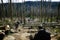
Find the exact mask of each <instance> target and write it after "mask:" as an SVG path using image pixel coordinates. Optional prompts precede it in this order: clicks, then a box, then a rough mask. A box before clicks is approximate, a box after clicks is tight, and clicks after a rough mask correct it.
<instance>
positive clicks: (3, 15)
mask: <svg viewBox="0 0 60 40" xmlns="http://www.w3.org/2000/svg"><path fill="white" fill-rule="evenodd" d="M1 2H2V18H4V19H5V13H4V3H3V0H1Z"/></svg>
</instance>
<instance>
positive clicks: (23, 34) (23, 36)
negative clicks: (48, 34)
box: [3, 28, 57, 40]
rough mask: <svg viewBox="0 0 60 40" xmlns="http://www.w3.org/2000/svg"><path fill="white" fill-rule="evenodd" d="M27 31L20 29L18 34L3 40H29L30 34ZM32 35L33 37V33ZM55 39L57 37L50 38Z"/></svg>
mask: <svg viewBox="0 0 60 40" xmlns="http://www.w3.org/2000/svg"><path fill="white" fill-rule="evenodd" d="M27 31H28V29H22V28H21V29H20V31H19V32H17V33H13V34H11V35H8V36H6V37H5V38H4V39H3V40H29V36H30V35H31V34H32V33H27ZM29 31H30V30H29ZM32 35H34V33H33V34H32ZM56 37H57V36H54V37H52V38H51V40H57V39H56Z"/></svg>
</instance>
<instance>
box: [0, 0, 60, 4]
mask: <svg viewBox="0 0 60 40" xmlns="http://www.w3.org/2000/svg"><path fill="white" fill-rule="evenodd" d="M24 1H40V0H12V2H14V3H18V2H19V3H22V2H24ZM46 1H48V0H46ZM51 1H52V2H60V0H51ZM3 2H4V3H7V2H8V0H3ZM0 3H1V0H0Z"/></svg>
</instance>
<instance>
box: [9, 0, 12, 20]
mask: <svg viewBox="0 0 60 40" xmlns="http://www.w3.org/2000/svg"><path fill="white" fill-rule="evenodd" d="M8 1H9V13H10V18H11V20H12V17H13V13H12V0H8Z"/></svg>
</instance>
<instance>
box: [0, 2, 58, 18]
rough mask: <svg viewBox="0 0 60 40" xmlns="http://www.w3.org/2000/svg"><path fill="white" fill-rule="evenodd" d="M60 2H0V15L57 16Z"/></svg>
mask: <svg viewBox="0 0 60 40" xmlns="http://www.w3.org/2000/svg"><path fill="white" fill-rule="evenodd" d="M58 5H59V2H43V3H42V4H41V2H24V3H3V4H2V3H0V17H1V18H2V17H22V16H24V17H33V16H34V17H41V16H42V17H48V16H49V17H57V16H58Z"/></svg>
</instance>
